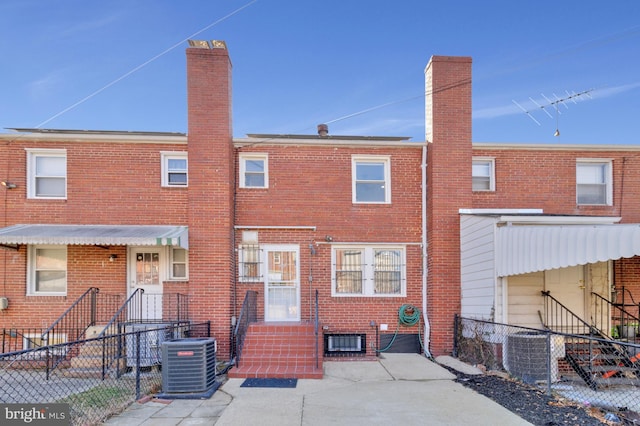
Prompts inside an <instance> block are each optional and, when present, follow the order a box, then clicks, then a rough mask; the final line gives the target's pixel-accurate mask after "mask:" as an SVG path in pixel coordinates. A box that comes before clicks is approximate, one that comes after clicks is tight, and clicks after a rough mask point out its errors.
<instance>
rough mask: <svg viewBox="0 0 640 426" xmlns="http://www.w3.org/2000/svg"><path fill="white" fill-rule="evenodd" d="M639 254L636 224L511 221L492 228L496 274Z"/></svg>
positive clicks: (639, 230) (522, 272)
mask: <svg viewBox="0 0 640 426" xmlns="http://www.w3.org/2000/svg"><path fill="white" fill-rule="evenodd" d="M637 255H640V224H616V225H590V226H589V225H566V226H565V225H555V226H554V225H540V226H536V225H522V226H520V225H514V226H503V227H499V228H497V229H496V273H497V275H498V276H500V277H505V276H509V275H518V274H524V273H528V272H537V271H545V270H548V269H557V268H566V267H569V266H577V265H586V264H589V263H596V262H604V261H607V260H616V259H620V258H623V257H633V256H637Z"/></svg>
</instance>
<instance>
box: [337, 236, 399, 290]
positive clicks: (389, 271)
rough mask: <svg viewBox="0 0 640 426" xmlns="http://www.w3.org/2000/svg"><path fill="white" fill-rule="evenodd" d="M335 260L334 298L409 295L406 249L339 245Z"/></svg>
mask: <svg viewBox="0 0 640 426" xmlns="http://www.w3.org/2000/svg"><path fill="white" fill-rule="evenodd" d="M331 261H332V268H331V269H332V271H331V275H332V280H331V281H332V286H331V294H332V296H346V297H349V296H351V297H353V296H375V297H380V296H383V297H398V296H406V291H407V289H406V266H405V265H406V262H405V249H404V247H396V246H393V247H392V246H389V247H384V246H381V247H377V246H355V245H354V246H336V247H334V248H333V250H332V252H331Z"/></svg>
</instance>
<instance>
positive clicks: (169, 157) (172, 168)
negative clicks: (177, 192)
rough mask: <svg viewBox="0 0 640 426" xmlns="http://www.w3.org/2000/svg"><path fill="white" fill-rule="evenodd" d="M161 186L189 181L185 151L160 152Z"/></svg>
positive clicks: (183, 185) (179, 184)
mask: <svg viewBox="0 0 640 426" xmlns="http://www.w3.org/2000/svg"><path fill="white" fill-rule="evenodd" d="M160 156H161V158H162V186H182V187H185V186H187V184H188V183H189V177H188V176H189V175H188V161H187V153H186V152H161V153H160Z"/></svg>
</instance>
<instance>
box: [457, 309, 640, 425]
mask: <svg viewBox="0 0 640 426" xmlns="http://www.w3.org/2000/svg"><path fill="white" fill-rule="evenodd" d="M455 322H456V325H455V329H456V333H455V342H454V356H456V357H457V358H459V359H460V360H461V361H465V362H467V363H469V364H472V365H483V366H485V367H486V368H487V369H489V370H498V371H506V372H508V373H509V375H510V376H511V377H513V378H516V379H518V380H521V381H523V382H525V383H527V384H531V385H536V386H540V387H542V388H543V389H545V390H546V392H547V393H549V394H557V395H559V396H562V397H564V398H566V399H568V400H572V401H575V402H578V403H581V404H586V405H591V406H596V407H601V408H604V409H607V410H611V411H618V412H624V411H632V412H636V413H640V363H638V359H640V345H637V344H634V343H629V342H624V341H614V340H609V339H602V338H599V337H594V336H593V335H589V334H587V335H582V334H567V333H559V332H553V331H550V330H539V329H533V328H527V327H517V326H513V325H507V324H500V323H495V322H489V321H482V320H477V319H470V318H461V317H456V321H455Z"/></svg>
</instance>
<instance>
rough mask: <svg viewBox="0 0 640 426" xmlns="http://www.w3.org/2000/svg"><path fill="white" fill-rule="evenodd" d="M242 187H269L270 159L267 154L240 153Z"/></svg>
mask: <svg viewBox="0 0 640 426" xmlns="http://www.w3.org/2000/svg"><path fill="white" fill-rule="evenodd" d="M239 161H240V188H268V187H269V161H268V155H267V154H256V153H252V154H240V157H239Z"/></svg>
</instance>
